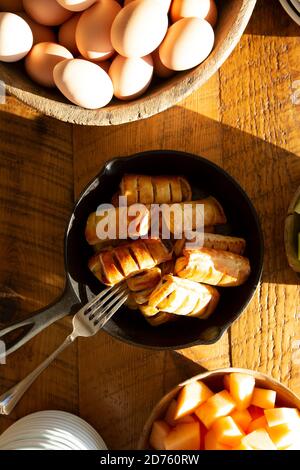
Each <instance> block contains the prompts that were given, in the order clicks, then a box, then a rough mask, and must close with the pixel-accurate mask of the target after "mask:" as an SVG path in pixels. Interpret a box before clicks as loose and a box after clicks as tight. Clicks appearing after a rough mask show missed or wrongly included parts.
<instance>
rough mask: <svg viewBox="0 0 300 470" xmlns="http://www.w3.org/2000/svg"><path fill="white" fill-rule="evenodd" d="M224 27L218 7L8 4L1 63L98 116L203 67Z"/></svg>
mask: <svg viewBox="0 0 300 470" xmlns="http://www.w3.org/2000/svg"><path fill="white" fill-rule="evenodd" d="M216 21H217V8H216V4H215V0H118V1H117V0H38V1H37V0H0V61H4V62H16V61H19V60H21V59H24V58H25V59H24V62H25V69H26V71H27V73H28V75H29V77H30V78H31V79H32V80H34V81H35V82H36V83H38V84H39V85H42V86H44V87H50V88H51V87H55V86H56V87H57V88H58V89H59V90H60V92H61V93H62V94H63V95H64V96H65V97H66V98H67V99H68V100H69V101H71V102H72V103H74V104H76V105H78V106H82V107H83V108H87V109H97V108H101V107H103V106H105V105H107V104H108V103H109V102H110V101H111V99H112V98H113V95H114V96H115V97H116V98H118V99H120V100H132V99H135V98H137V97H138V96H140V95H142V94H143V93H144V92H145V91H146V90H147V88H148V87H149V85H150V83H151V81H152V78H153V75H154V74H155V75H156V76H158V77H161V78H168V77H170V76H172V75H173V74H174V73H175V72H177V71H182V70H188V69H191V68H193V67H195V66H197V65H199V64H200V63H201V62H203V61H204V60H205V59H206V58H207V56H208V55H209V54H210V52H211V51H212V49H213V46H214V30H213V27H214V26H215V24H216Z"/></svg>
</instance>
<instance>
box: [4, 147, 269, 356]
mask: <svg viewBox="0 0 300 470" xmlns="http://www.w3.org/2000/svg"><path fill="white" fill-rule="evenodd" d="M124 173H141V174H154V175H155V174H158V175H160V174H174V175H184V176H186V177H187V178H188V180H189V181H190V183H191V185H192V188H193V197H194V198H200V197H203V196H206V195H209V194H211V195H213V196H215V197H216V198H217V199H218V200H219V201H220V202H221V204H222V205H223V207H224V209H225V212H226V214H227V217H228V222H229V223H228V224H227V225H226V226H225V227H222V230H223V232H225V233H228V234H229V233H232V234H233V235H236V236H240V237H243V238H245V239H246V241H247V252H246V255H247V256H248V257H249V259H250V263H251V268H252V272H251V276H250V278H249V279H248V281H247V282H246V283H245V284H244V285H243V286H240V287H234V288H223V289H220V290H221V291H222V292H221V300H220V303H219V305H218V307H217V309H216V311H215V312H214V313H213V315H212V316H211V317H210V318H209V319H207V320H199V319H190V318H188V319H187V318H180V319H179V320H178V321H177V322H174V323H171V324H165V325H162V326H159V327H152V326H150V325H148V323H147V322H146V321H145V320H144V319H143V317H142V315H141V314H140V313H138V312H136V311H132V310H129V309H128V308H127V307H125V306H124V307H122V308H121V310H120V311H119V312H118V313H117V314H116V315H115V316H114V317H113V318H112V319H111V320H110V321H109V322H108V324H107V325H106V326H105V328H104V329H105V331H107V333H109V334H110V335H112V336H113V337H115V338H117V339H120V340H122V341H125V342H126V343H130V344H133V345H136V346H142V347H147V348H154V349H168V348H170V349H181V348H186V347H191V346H194V345H200V344H202V345H204V344H212V343H215V342H216V341H218V340H219V339H220V338H221V336H222V335H223V333H224V332H225V331H226V330H227V328H228V327H229V326H230V325H231V324H232V323H233V321H234V320H236V319H237V318H238V317H239V316H240V314H241V313H242V312H243V310H244V309H245V308H246V306H247V305H248V303H249V302H250V300H251V298H252V296H253V294H254V292H255V289H256V287H257V285H258V283H259V281H260V277H261V272H262V265H263V237H262V232H261V228H260V224H259V220H258V216H257V214H256V212H255V209H254V207H253V205H252V203H251V201H250V200H249V198H248V196H247V195H246V193H245V192H244V191H243V189H242V188H241V187H240V186H239V185H238V184H237V183H236V182H235V181H234V180H233V179H232V178H231V176H229V175H228V174H227V173H226V172H225V171H224V170H222V169H221V168H219V167H218V166H216V165H215V164H213V163H211V162H210V161H208V160H206V159H204V158H201V157H197V156H195V155H191V154H187V153H184V152H176V151H166V150H164V151H150V152H144V153H139V154H136V155H133V156H131V157H122V158H116V159H114V160H111V161H109V162H107V163H106V164H105V166H104V167H103V169H102V170H101V172H100V174H99V175H98V176H96V178H94V179H93V181H92V182H91V183H90V184H89V185H88V187H87V188H86V189H85V190H84V191H83V193H82V194H81V196H80V197H79V200H78V202H77V204H76V205H75V208H74V210H73V213H72V215H71V218H70V220H69V223H68V226H67V230H66V236H65V268H66V274H67V276H66V287H65V291H64V293H63V295H62V297H61V298H60V299H59V300H58V301H56V302H55V303H54V304H52V305H51V306H49V307H48V308H46V309H44V310H43V311H40V312H37V313H35V314H33V315H32V316H31V317H30V318H28V319H27V320H25V321H23V322H20V323H18V324H15V325H10V326H9V327H7V328H5V329H4V330H2V331H1V332H0V337H2V338H3V337H4V335H7V334H8V333H9V334H8V335H7V336H10V335H11V333H10V332H11V331H13V330H14V332H15V333H16V330H17V329H18V332H20V327H24V328H22V334H21V336H20V334H18V336H17V337H14V338H13V339H10V340H9V341H6V346H7V353H11V352H12V351H14V350H16V349H17V348H18V347H20V346H21V345H22V344H24V343H25V342H26V341H28V340H29V339H30V338H32V337H33V336H34V335H36V334H37V333H38V332H39V331H41V330H42V329H44V328H45V327H46V326H48V325H49V324H51V323H53V322H54V321H56V320H57V319H59V318H61V317H63V316H65V315H67V314H68V313H71V312H75V311H76V310H77V309H78V308H79V306H80V305H81V304H83V303H85V302H87V301H88V300H89V299H90V298H91V296H92V295H94V294H96V293H98V292H99V291H100V290H101V289H102V288H103V287H102V286H101V285H100V283H99V281H98V280H97V279H96V278H95V277H94V276H93V275H92V274H91V273H90V271H89V269H88V268H87V261H88V259H89V256H90V255H91V254H92V249H91V248H90V247H89V246H88V244H87V243H86V241H85V238H84V229H85V223H86V220H87V217H88V215H89V214H90V212H92V211H94V210H96V208H97V206H98V205H99V204H100V203H104V202H109V201H110V199H111V197H112V195H113V194H114V193H115V192H116V190H117V188H118V186H119V183H120V180H121V178H122V176H123V174H124ZM24 330H25V331H24ZM7 336H6V338H7ZM6 338H5V339H6Z"/></svg>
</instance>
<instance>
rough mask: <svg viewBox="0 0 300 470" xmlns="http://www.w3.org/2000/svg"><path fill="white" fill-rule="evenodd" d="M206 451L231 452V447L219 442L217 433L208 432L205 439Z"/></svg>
mask: <svg viewBox="0 0 300 470" xmlns="http://www.w3.org/2000/svg"><path fill="white" fill-rule="evenodd" d="M204 449H205V450H231V447H229V446H226V445H225V444H221V443H220V442H218V441H217V438H216V435H215V433H214V432H213V431H208V432H207V433H206V435H205V438H204Z"/></svg>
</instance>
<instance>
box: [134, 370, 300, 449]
mask: <svg viewBox="0 0 300 470" xmlns="http://www.w3.org/2000/svg"><path fill="white" fill-rule="evenodd" d="M299 409H300V399H299V398H298V397H297V396H296V395H295V394H294V393H293V392H292V391H291V390H289V389H288V388H286V387H285V386H284V385H282V384H281V383H279V382H278V381H276V380H275V379H273V378H271V377H268V376H267V375H264V374H262V373H260V372H255V371H252V370H247V369H235V368H229V369H219V370H215V371H210V372H205V373H203V374H200V375H197V376H195V377H193V378H191V379H189V380H187V381H186V382H184V383H181V384H180V385H178V386H177V387H175V388H174V389H173V390H171V392H169V393H168V394H167V395H165V396H164V397H163V398H162V400H161V401H160V402H159V403H158V404H157V405H156V406H155V408H154V410H153V411H152V413H151V415H150V417H149V419H148V421H147V423H146V424H145V427H144V429H143V431H142V435H141V438H140V441H139V445H138V448H139V449H143V450H145V449H154V450H170V451H175V450H300V412H299Z"/></svg>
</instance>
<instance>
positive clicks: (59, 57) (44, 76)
mask: <svg viewBox="0 0 300 470" xmlns="http://www.w3.org/2000/svg"><path fill="white" fill-rule="evenodd" d="M72 58H73V56H72V54H71V52H69V51H68V50H67V49H66V48H65V47H63V46H60V45H59V44H55V43H53V42H40V43H39V44H36V45H35V46H33V48H32V49H31V51H30V53H29V54H28V56H27V57H26V59H25V68H26V70H27V73H28V75H29V76H30V78H32V80H34V81H35V82H37V83H38V84H39V85H43V86H46V87H54V86H55V83H54V79H53V69H54V67H55V66H56V65H57V64H58V63H59V62H61V61H63V60H65V59H72Z"/></svg>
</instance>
